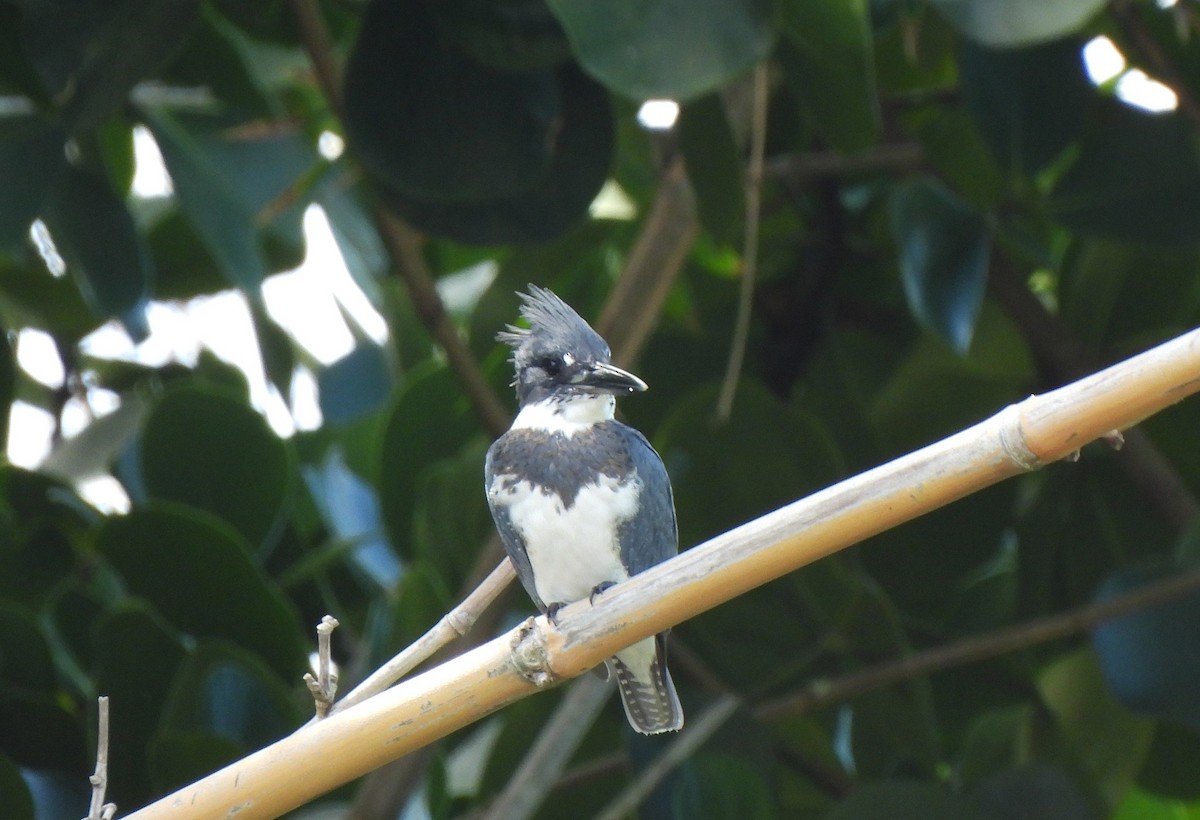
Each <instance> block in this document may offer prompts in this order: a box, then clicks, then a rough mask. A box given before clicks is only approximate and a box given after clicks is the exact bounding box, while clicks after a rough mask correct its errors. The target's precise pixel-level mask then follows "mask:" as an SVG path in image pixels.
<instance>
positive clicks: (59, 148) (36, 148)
mask: <svg viewBox="0 0 1200 820" xmlns="http://www.w3.org/2000/svg"><path fill="white" fill-rule="evenodd" d="M65 143H66V132H65V131H63V128H62V126H61V125H59V124H58V123H57V122H56V121H54V120H51V119H49V118H42V117H33V116H29V117H0V179H3V180H4V192H3V194H4V195H3V196H0V254H6V253H15V252H16V251H18V250H20V249H22V248H24V247H25V246H26V245H27V244H28V242H29V226H30V223H32V222H33V220H34V218H35V217H36V216H37V215H38V213H39V212H40V211H41V209H42V205H43V203H44V201H45V199H46V197H47V196H48V195H49V192H50V190H51V189H52V188H53V187H54V183H55V180H56V179H57V178H58V175H59V173H60V172H61V171H62V170H63V169H64V168H65V167H66V160H65V158H64V154H63V152H64V150H65Z"/></svg>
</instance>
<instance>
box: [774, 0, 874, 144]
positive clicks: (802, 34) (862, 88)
mask: <svg viewBox="0 0 1200 820" xmlns="http://www.w3.org/2000/svg"><path fill="white" fill-rule="evenodd" d="M869 6H870V3H869V2H868V0H843V2H836V3H810V2H807V0H785V2H782V3H780V15H781V18H782V19H781V22H780V24H779V28H780V32H781V33H782V34H783V36H784V37H786V38H787V39H788V41H789V42H790V43H791V44H792V45H793V46H794V52H787V53H785V56H784V65H785V66H786V67H787V72H788V81H789V83H790V84H791V85H792V87H793V88H794V89H795V90H796V92H797V94H798V95H799V97H800V100H801V101H802V103H803V104H804V106H805V107H806V108H807V109H808V110H809V111H810V113H811V114H812V121H813V128H814V129H815V130H816V131H817V133H819V134H820V135H821V137H822V138H823V139H824V140H825V141H827V142H828V143H829V144H830V145H832V146H833V147H834V148H837V149H840V150H842V151H859V150H862V149H864V148H866V147H868V146H870V145H872V144H873V143H875V142H876V140H877V139H878V137H879V130H880V127H881V115H880V111H879V99H878V96H877V93H876V88H875V65H874V56H873V54H874V52H873V43H872V38H871V17H870V13H869Z"/></svg>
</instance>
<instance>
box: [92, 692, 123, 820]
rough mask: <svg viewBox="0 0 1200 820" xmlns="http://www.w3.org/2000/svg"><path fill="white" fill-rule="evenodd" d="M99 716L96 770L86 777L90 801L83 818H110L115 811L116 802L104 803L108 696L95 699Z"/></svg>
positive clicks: (97, 723)
mask: <svg viewBox="0 0 1200 820" xmlns="http://www.w3.org/2000/svg"><path fill="white" fill-rule="evenodd" d="M96 702H97V706H98V711H99V717H98V718H97V720H96V771H95V773H94V774H93V775H92V776H91V777H90V778H88V780H89V781H90V782H91V784H92V802H91V804H90V805H89V806H88V813H87V817H85V818H84V820H112V818H113V816H114V815H115V814H116V813H117V804H116V803H105V802H104V792H105V791H106V790H107V789H108V697H107V696H105V695H101V696H100V697H99V698H98V699H97V701H96Z"/></svg>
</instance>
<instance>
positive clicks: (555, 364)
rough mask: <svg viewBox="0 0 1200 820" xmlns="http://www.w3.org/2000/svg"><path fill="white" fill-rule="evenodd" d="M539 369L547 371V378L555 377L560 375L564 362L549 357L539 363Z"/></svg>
mask: <svg viewBox="0 0 1200 820" xmlns="http://www.w3.org/2000/svg"><path fill="white" fill-rule="evenodd" d="M538 367H540V368H541V369H542V370H543V371H545V373H546V375H547V376H550V377H554V376H557V375H558V371H559V370H560V369H562V360H561V359H556V358H554V357H553V356H547V357H546V358H544V359H542V360H541V361H540V362H538Z"/></svg>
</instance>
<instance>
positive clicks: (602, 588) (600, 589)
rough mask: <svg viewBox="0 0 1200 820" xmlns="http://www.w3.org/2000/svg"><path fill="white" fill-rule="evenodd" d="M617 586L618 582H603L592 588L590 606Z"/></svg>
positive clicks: (589, 598)
mask: <svg viewBox="0 0 1200 820" xmlns="http://www.w3.org/2000/svg"><path fill="white" fill-rule="evenodd" d="M616 585H617V582H616V581H603V582H601V583H599V584H596V585H595V586H594V587H592V594H591V595H589V596H588V603H589V604H594V603H596V596H597V595H603V594H604V593H605V592H606V591H608V590H609V589H611V588H612V587H615V586H616Z"/></svg>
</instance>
